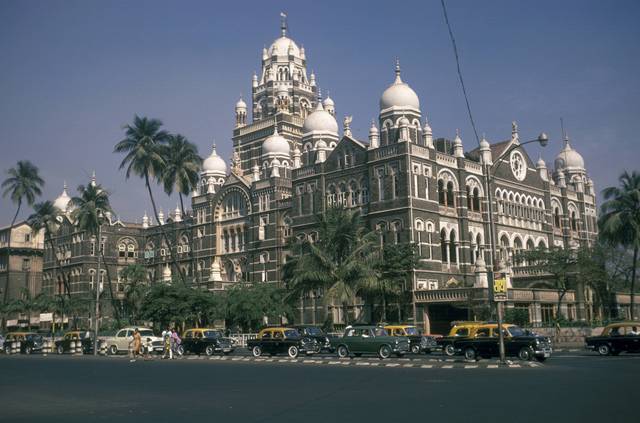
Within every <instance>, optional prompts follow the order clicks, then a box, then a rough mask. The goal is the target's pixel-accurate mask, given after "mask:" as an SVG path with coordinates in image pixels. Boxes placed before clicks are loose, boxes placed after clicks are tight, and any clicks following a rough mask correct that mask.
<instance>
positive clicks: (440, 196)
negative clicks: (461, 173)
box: [438, 179, 447, 206]
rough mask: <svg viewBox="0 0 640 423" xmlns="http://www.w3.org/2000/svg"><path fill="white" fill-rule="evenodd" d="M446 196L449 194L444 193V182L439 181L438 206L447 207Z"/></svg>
mask: <svg viewBox="0 0 640 423" xmlns="http://www.w3.org/2000/svg"><path fill="white" fill-rule="evenodd" d="M446 196H447V194H446V193H445V191H444V181H443V180H442V179H438V204H440V205H443V206H446V205H447V201H446Z"/></svg>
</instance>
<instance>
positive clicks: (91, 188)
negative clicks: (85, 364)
mask: <svg viewBox="0 0 640 423" xmlns="http://www.w3.org/2000/svg"><path fill="white" fill-rule="evenodd" d="M78 193H79V194H80V195H79V196H77V197H73V198H72V199H71V205H72V206H73V207H74V210H73V212H71V216H72V219H73V221H74V223H75V225H76V227H77V228H78V230H80V231H84V232H86V233H87V234H89V235H92V236H94V237H95V239H96V242H97V244H98V257H97V266H96V267H97V270H96V277H97V280H96V284H95V287H94V288H95V290H96V300H95V316H94V319H95V320H94V326H93V327H94V330H95V332H96V337H95V339H94V345H93V352H94V355H97V354H98V336H97V334H98V331H99V316H100V282H101V281H102V277H101V276H102V275H101V272H100V260H101V258H102V259H104V251H103V248H102V236H101V228H102V225H103V224H104V222H105V221H106V218H107V213H113V210H112V209H111V204H109V193H108V192H107V191H105V190H104V189H102V187H101V186H100V185H98V184H93V183H91V184H89V185H87V186H86V187H85V186H83V185H80V186H79V187H78ZM105 267H107V266H105ZM107 270H108V267H107ZM107 279H108V282H109V291H110V292H111V300H112V301H113V290H112V289H111V278H107ZM113 309H114V311H115V312H116V313H117V312H118V309H117V307H113ZM74 322H75V319H74Z"/></svg>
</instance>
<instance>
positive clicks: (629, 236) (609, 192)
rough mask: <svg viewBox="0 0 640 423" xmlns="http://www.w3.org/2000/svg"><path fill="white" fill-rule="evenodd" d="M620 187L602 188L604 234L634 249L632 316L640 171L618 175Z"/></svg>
mask: <svg viewBox="0 0 640 423" xmlns="http://www.w3.org/2000/svg"><path fill="white" fill-rule="evenodd" d="M618 180H619V181H620V186H619V187H608V188H605V189H604V190H603V191H602V196H603V197H604V199H605V200H606V201H605V202H604V203H602V206H601V212H600V219H599V222H598V225H599V227H600V236H601V237H602V238H603V239H604V240H606V241H608V242H610V243H611V244H613V245H621V246H623V247H626V248H632V249H633V262H632V265H631V266H632V267H631V319H633V318H634V314H635V313H634V304H635V282H636V270H637V266H638V250H639V249H640V173H638V172H636V171H633V172H631V173H629V172H627V171H625V172H624V173H623V174H622V175H620V177H619V178H618Z"/></svg>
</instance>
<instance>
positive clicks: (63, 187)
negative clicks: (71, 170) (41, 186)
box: [62, 179, 67, 191]
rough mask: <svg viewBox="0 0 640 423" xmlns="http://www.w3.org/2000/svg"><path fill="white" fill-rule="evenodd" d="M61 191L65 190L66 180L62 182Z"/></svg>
mask: <svg viewBox="0 0 640 423" xmlns="http://www.w3.org/2000/svg"><path fill="white" fill-rule="evenodd" d="M62 190H63V191H66V190H67V180H66V179H65V180H64V181H63V182H62Z"/></svg>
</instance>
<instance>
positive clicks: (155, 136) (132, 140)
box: [114, 115, 186, 284]
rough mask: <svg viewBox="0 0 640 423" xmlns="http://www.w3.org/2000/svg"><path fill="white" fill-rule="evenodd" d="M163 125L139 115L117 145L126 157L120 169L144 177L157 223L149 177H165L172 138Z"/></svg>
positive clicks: (128, 174)
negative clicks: (167, 148) (165, 148)
mask: <svg viewBox="0 0 640 423" xmlns="http://www.w3.org/2000/svg"><path fill="white" fill-rule="evenodd" d="M161 127H162V122H161V121H160V120H158V119H149V118H146V117H140V116H138V115H136V116H134V118H133V124H132V125H125V127H124V128H125V138H124V139H123V140H122V141H120V142H119V143H117V144H116V146H115V148H114V152H115V153H124V154H125V157H124V159H122V162H121V163H120V169H124V168H126V169H127V171H126V177H127V179H129V177H130V176H131V174H132V173H133V174H135V175H138V176H140V177H141V178H143V179H144V184H145V186H146V187H147V191H148V193H149V199H150V200H151V205H152V207H153V214H154V215H155V217H156V222H160V218H159V217H158V208H157V207H156V202H155V199H154V198H153V192H152V191H151V182H150V180H151V179H152V178H155V179H156V180H158V181H160V180H161V179H162V175H163V174H164V169H165V167H166V162H165V160H164V158H163V157H162V151H161V150H162V145H164V144H166V142H167V141H168V139H169V134H168V133H167V132H166V131H164V130H161V129H160V128H161ZM159 226H160V232H161V233H162V237H163V239H164V241H165V243H166V244H167V246H168V248H169V253H170V254H171V261H172V262H173V266H174V267H175V268H176V269H177V270H178V274H179V275H180V279H181V280H182V283H183V284H186V282H185V278H184V275H183V274H182V270H181V269H180V266H178V262H177V260H176V256H175V252H174V251H173V247H172V243H171V242H169V238H168V237H167V233H166V232H165V230H164V227H163V225H159Z"/></svg>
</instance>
